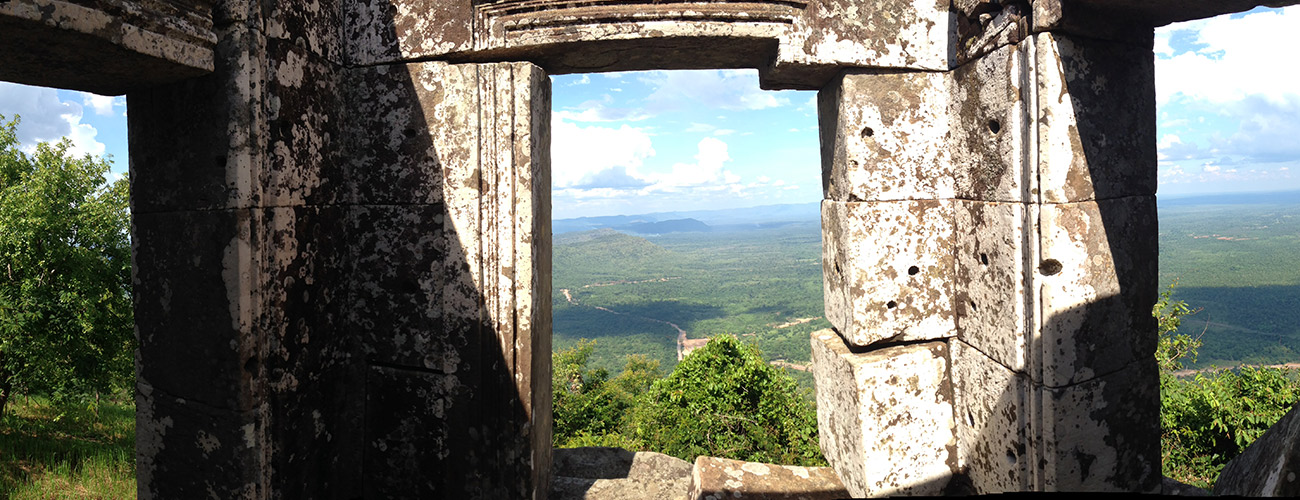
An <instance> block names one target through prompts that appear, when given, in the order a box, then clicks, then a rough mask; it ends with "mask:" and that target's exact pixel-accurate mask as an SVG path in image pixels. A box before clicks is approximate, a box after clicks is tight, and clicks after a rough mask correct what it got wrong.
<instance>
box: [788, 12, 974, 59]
mask: <svg viewBox="0 0 1300 500" xmlns="http://www.w3.org/2000/svg"><path fill="white" fill-rule="evenodd" d="M951 19H952V18H951V14H950V13H949V2H948V0H922V1H917V2H913V1H903V0H814V1H811V2H808V5H807V7H806V8H805V11H804V12H803V15H802V16H801V17H799V18H798V19H797V21H796V22H795V24H794V26H793V29H792V30H791V32H790V33H789V34H788V35H785V36H783V37H782V39H781V42H780V43H781V45H780V48H779V50H778V58H777V62H776V65H775V66H776V67H775V69H776V70H777V71H778V72H779V71H781V70H782V69H783V68H782V66H783V65H786V64H789V65H806V66H817V65H837V66H856V67H892V68H916V69H929V70H944V69H948V66H949V60H948V57H949V54H950V53H951V51H952V49H951V47H952V44H953V43H955V42H956V40H955V38H954V37H953V33H951V30H950V29H949V27H950V24H951Z"/></svg>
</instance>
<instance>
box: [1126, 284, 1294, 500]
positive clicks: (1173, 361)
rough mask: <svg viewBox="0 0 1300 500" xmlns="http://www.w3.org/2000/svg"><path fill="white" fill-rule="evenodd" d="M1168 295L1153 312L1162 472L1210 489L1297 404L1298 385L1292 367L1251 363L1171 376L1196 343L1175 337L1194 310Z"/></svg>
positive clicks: (1193, 353)
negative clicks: (1230, 464) (1156, 336)
mask: <svg viewBox="0 0 1300 500" xmlns="http://www.w3.org/2000/svg"><path fill="white" fill-rule="evenodd" d="M1172 294H1173V287H1172V286H1171V287H1170V289H1169V290H1167V291H1165V292H1164V293H1163V294H1161V296H1160V300H1159V301H1158V302H1157V303H1156V306H1155V309H1154V310H1153V311H1152V314H1153V315H1154V316H1155V317H1156V319H1157V321H1158V323H1159V344H1158V345H1157V348H1156V362H1157V364H1158V365H1159V367H1160V427H1161V437H1160V441H1161V459H1162V462H1163V467H1162V469H1163V472H1164V475H1165V476H1168V477H1171V478H1173V479H1177V480H1179V481H1182V482H1184V483H1187V484H1192V485H1195V486H1199V487H1202V488H1207V489H1208V488H1213V487H1214V483H1215V481H1216V479H1217V478H1218V475H1219V471H1221V470H1222V469H1223V466H1224V465H1226V464H1227V463H1228V461H1230V460H1232V459H1233V458H1235V457H1237V456H1238V455H1240V454H1241V452H1243V451H1245V450H1246V447H1247V446H1250V444H1251V443H1252V442H1254V441H1255V439H1256V438H1258V437H1259V436H1260V435H1262V434H1263V433H1264V431H1266V430H1268V428H1269V427H1271V426H1272V425H1273V424H1274V423H1277V421H1278V420H1279V419H1281V418H1282V416H1283V415H1285V414H1286V412H1287V411H1288V410H1290V409H1291V407H1292V406H1293V405H1295V404H1296V401H1297V400H1300V381H1298V380H1297V374H1296V373H1295V371H1294V370H1286V369H1279V368H1269V367H1253V366H1244V367H1241V368H1239V369H1236V370H1218V369H1213V368H1212V369H1211V370H1209V371H1199V372H1197V373H1196V374H1195V375H1194V376H1193V377H1192V378H1191V379H1183V378H1179V377H1177V376H1175V375H1174V372H1175V371H1177V370H1181V369H1182V368H1183V361H1184V360H1189V361H1192V362H1195V361H1196V351H1197V349H1198V348H1199V347H1200V346H1201V340H1200V338H1199V337H1197V338H1192V337H1191V336H1189V335H1185V334H1180V333H1178V327H1179V325H1180V323H1181V322H1182V318H1183V317H1184V316H1187V315H1189V314H1193V313H1195V311H1193V310H1192V309H1191V308H1189V307H1188V306H1187V304H1186V303H1185V302H1183V301H1174V300H1173V299H1172Z"/></svg>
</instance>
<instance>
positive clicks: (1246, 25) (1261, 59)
mask: <svg viewBox="0 0 1300 500" xmlns="http://www.w3.org/2000/svg"><path fill="white" fill-rule="evenodd" d="M1175 38H1177V39H1178V40H1179V41H1186V42H1189V43H1190V46H1191V47H1192V48H1191V50H1187V51H1183V52H1181V53H1176V52H1177V50H1176V48H1175V47H1174V46H1173V44H1172V42H1173V41H1174V39H1175ZM1294 47H1300V7H1294V6H1293V7H1287V8H1283V9H1278V10H1272V11H1265V12H1256V13H1251V14H1248V15H1245V16H1243V17H1241V18H1239V19H1230V18H1229V17H1228V16H1219V17H1214V18H1210V19H1202V20H1199V21H1194V22H1191V23H1179V24H1172V25H1169V26H1166V27H1162V28H1159V29H1157V30H1156V46H1155V51H1156V53H1157V54H1158V55H1159V57H1157V58H1156V93H1157V96H1158V97H1157V102H1159V103H1161V104H1163V103H1166V102H1169V100H1170V99H1172V98H1173V97H1174V96H1175V95H1178V94H1181V95H1183V96H1185V97H1188V98H1191V99H1197V100H1205V101H1209V102H1213V103H1223V102H1228V101H1234V100H1239V99H1242V98H1245V97H1246V96H1250V95H1260V96H1263V97H1264V98H1266V99H1268V100H1269V101H1270V102H1279V101H1281V100H1283V99H1284V97H1283V96H1285V95H1287V94H1291V95H1295V94H1297V93H1298V92H1300V88H1297V86H1296V82H1297V81H1300V65H1297V64H1292V63H1291V62H1290V59H1289V58H1288V57H1287V56H1286V54H1288V53H1289V50H1290V49H1291V48H1294Z"/></svg>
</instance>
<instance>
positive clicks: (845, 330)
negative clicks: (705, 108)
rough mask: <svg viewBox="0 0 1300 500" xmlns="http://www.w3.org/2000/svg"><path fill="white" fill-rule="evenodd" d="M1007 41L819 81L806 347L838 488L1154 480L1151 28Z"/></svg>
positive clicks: (1028, 487) (982, 487)
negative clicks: (820, 323) (817, 183)
mask: <svg viewBox="0 0 1300 500" xmlns="http://www.w3.org/2000/svg"><path fill="white" fill-rule="evenodd" d="M1002 33H1006V32H1005V31H1003V32H1002ZM1024 36H1026V37H1027V38H1025V39H1023V40H1020V39H1017V38H1016V37H1014V36H1013V37H1006V36H1003V38H1002V39H1001V40H997V39H991V40H990V41H989V45H988V46H986V47H976V48H977V49H980V50H975V51H972V52H969V53H966V54H963V57H962V58H961V59H963V60H965V61H967V62H965V63H964V64H963V65H962V66H960V67H958V68H957V69H955V70H953V71H950V72H942V73H920V72H918V73H907V72H879V73H873V72H871V71H849V72H846V73H844V74H843V75H842V76H841V77H840V78H838V79H836V80H833V81H832V82H831V83H830V84H828V85H827V87H825V88H824V89H823V90H822V91H821V95H820V98H819V99H820V102H821V108H820V110H821V120H822V131H823V132H822V137H823V139H822V141H823V142H822V146H823V165H824V169H823V176H824V177H823V178H824V182H825V185H826V186H825V187H826V193H827V200H826V201H824V202H823V227H824V228H825V230H824V236H823V241H824V243H823V245H824V252H823V266H824V269H825V277H826V278H825V279H826V281H825V283H826V285H825V286H826V314H827V318H828V319H830V320H831V322H832V325H833V326H834V328H835V333H837V334H838V335H830V334H829V333H827V332H819V333H818V334H815V335H814V338H813V352H814V355H813V360H814V370H815V373H816V374H817V377H818V409H819V412H818V413H819V417H818V418H819V425H820V427H821V431H822V448H823V451H824V452H825V453H826V454H827V458H828V460H830V461H831V463H832V465H834V466H835V467H836V469H837V471H838V472H839V473H840V475H841V477H842V478H843V479H844V482H845V485H846V486H848V487H849V490H850V492H852V493H853V494H854V495H862V496H867V495H888V494H897V493H907V494H935V493H939V492H943V491H945V490H946V491H949V492H957V491H967V492H974V493H993V492H1000V491H1084V490H1087V491H1094V490H1095V491H1101V490H1115V491H1146V492H1151V491H1155V488H1157V487H1158V485H1159V479H1160V455H1159V449H1158V444H1159V434H1160V433H1159V418H1158V417H1159V414H1158V412H1159V384H1158V380H1157V376H1156V372H1155V362H1154V358H1153V354H1154V346H1155V324H1154V320H1153V319H1152V317H1151V307H1152V305H1153V303H1154V300H1155V294H1156V290H1155V283H1156V259H1157V251H1156V234H1157V233H1156V212H1155V199H1154V192H1155V137H1154V120H1155V111H1154V102H1155V99H1154V88H1153V83H1152V82H1153V67H1152V66H1153V64H1152V54H1151V39H1150V36H1149V32H1148V34H1147V36H1146V37H1136V38H1126V39H1124V40H1123V41H1105V40H1098V39H1091V38H1086V37H1080V36H1077V35H1068V34H1060V33H1054V32H1043V33H1037V34H1033V35H1029V34H1028V33H1024ZM881 381H883V382H884V383H883V384H882V383H881ZM897 381H908V385H906V387H908V388H909V391H906V392H904V393H900V392H898V390H897V388H888V387H887V385H890V384H891V383H892V382H897ZM916 415H927V418H923V419H921V418H914V416H916ZM944 419H946V420H944ZM884 429H889V432H888V433H883V434H882V433H881V432H880V431H881V430H884ZM896 436H909V438H908V439H899V438H897V437H896Z"/></svg>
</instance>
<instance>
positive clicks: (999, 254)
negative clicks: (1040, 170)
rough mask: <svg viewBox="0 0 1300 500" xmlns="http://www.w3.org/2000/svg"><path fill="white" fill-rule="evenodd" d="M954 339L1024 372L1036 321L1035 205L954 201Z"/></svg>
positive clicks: (1036, 212) (1036, 210) (1036, 209)
mask: <svg viewBox="0 0 1300 500" xmlns="http://www.w3.org/2000/svg"><path fill="white" fill-rule="evenodd" d="M954 206H955V209H956V222H955V224H954V225H955V226H956V237H955V241H956V247H957V249H956V260H955V262H956V271H955V276H956V278H955V279H956V282H957V283H960V284H961V286H956V287H955V290H956V292H955V295H954V297H953V312H954V314H955V316H956V327H957V338H959V339H961V340H962V341H964V342H966V343H967V344H970V345H971V346H973V347H974V348H976V349H978V350H979V351H980V352H983V353H984V354H985V355H986V356H990V357H992V358H993V359H994V360H996V361H997V362H998V363H1001V364H1002V365H1003V366H1006V367H1008V368H1010V369H1013V370H1017V371H1024V370H1025V369H1026V368H1025V367H1026V363H1027V358H1026V356H1028V355H1029V352H1028V349H1027V346H1028V343H1029V339H1030V337H1031V335H1028V334H1027V333H1026V332H1027V331H1028V330H1027V329H1028V328H1029V327H1028V325H1029V324H1030V323H1029V321H1030V319H1031V318H1033V317H1034V313H1033V309H1032V304H1033V302H1032V301H1033V299H1034V294H1033V288H1034V287H1033V281H1032V276H1026V275H1025V270H1026V269H1029V268H1030V267H1032V266H1030V264H1029V262H1031V261H1033V260H1034V259H1033V258H1032V256H1033V254H1034V253H1033V252H1035V250H1036V248H1035V247H1036V245H1034V243H1033V240H1032V233H1030V232H1027V231H1026V227H1030V228H1032V227H1033V226H1034V222H1035V221H1036V220H1037V214H1038V211H1039V208H1038V206H1037V205H1032V204H1022V203H1001V202H982V201H966V200H957V201H956V202H955V203H954Z"/></svg>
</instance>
